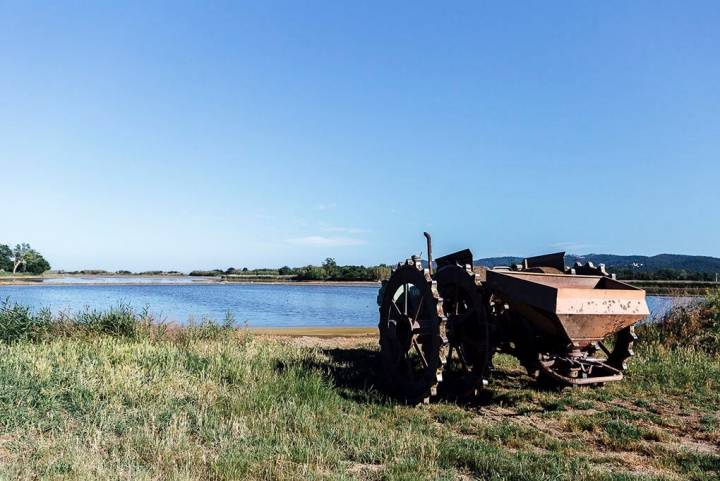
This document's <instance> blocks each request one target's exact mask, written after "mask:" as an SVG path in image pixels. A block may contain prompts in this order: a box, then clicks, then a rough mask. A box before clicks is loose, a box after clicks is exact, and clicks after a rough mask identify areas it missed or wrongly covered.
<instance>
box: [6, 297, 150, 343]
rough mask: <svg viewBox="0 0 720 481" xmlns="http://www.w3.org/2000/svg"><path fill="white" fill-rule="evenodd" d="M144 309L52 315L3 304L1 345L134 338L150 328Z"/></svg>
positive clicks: (122, 306)
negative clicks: (89, 337)
mask: <svg viewBox="0 0 720 481" xmlns="http://www.w3.org/2000/svg"><path fill="white" fill-rule="evenodd" d="M153 321H154V319H153V318H152V316H150V314H149V312H148V310H147V309H144V310H142V311H136V310H135V309H133V308H132V307H131V306H130V305H127V304H118V305H117V306H114V307H111V308H110V309H108V310H104V311H100V310H96V309H89V308H88V309H84V310H81V311H78V312H73V313H67V312H61V313H59V314H56V315H53V314H52V312H51V311H50V310H49V309H41V310H39V311H37V312H34V311H32V310H31V309H30V308H29V307H27V306H23V305H20V304H16V303H12V302H10V301H9V300H4V301H3V302H2V303H1V304H0V341H4V342H18V341H42V340H48V339H52V338H54V337H57V336H72V335H89V334H106V335H109V336H116V337H126V338H134V337H137V336H138V335H139V333H140V332H141V331H143V330H147V329H148V328H150V326H151V325H152V324H153Z"/></svg>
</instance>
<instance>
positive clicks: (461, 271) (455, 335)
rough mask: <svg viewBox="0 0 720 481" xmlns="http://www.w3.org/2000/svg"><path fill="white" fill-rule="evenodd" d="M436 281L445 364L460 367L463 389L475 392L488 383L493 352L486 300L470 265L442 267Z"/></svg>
mask: <svg viewBox="0 0 720 481" xmlns="http://www.w3.org/2000/svg"><path fill="white" fill-rule="evenodd" d="M435 280H436V281H437V283H438V292H439V293H440V297H442V300H443V311H444V312H445V315H446V317H447V333H448V340H449V342H450V349H449V350H448V351H449V352H448V366H450V365H453V366H454V367H458V368H459V371H460V379H459V381H460V382H459V387H460V388H461V389H462V390H463V391H466V392H467V391H470V392H473V393H477V390H478V389H480V388H482V387H483V386H485V385H487V383H488V378H489V376H490V369H491V361H492V356H493V354H494V352H495V346H494V343H493V342H492V332H491V327H492V326H491V315H490V305H489V302H488V300H487V299H485V298H484V296H483V292H482V288H481V287H480V286H479V285H478V280H477V277H476V275H475V274H474V273H473V271H472V268H471V267H470V266H469V265H467V266H460V265H446V266H443V267H441V268H440V269H439V270H438V271H437V273H436V274H435ZM453 354H455V356H453ZM454 361H457V362H454Z"/></svg>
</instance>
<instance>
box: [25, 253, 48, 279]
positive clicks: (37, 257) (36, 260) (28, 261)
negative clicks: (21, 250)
mask: <svg viewBox="0 0 720 481" xmlns="http://www.w3.org/2000/svg"><path fill="white" fill-rule="evenodd" d="M25 270H26V271H27V272H30V273H31V274H36V275H39V274H42V273H43V272H45V271H49V270H50V263H49V262H48V261H47V260H45V258H44V257H43V256H42V255H41V254H40V253H39V252H38V251H36V250H33V249H30V251H29V252H28V253H27V255H26V256H25Z"/></svg>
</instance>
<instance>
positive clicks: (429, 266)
mask: <svg viewBox="0 0 720 481" xmlns="http://www.w3.org/2000/svg"><path fill="white" fill-rule="evenodd" d="M423 235H424V236H425V239H427V253H428V270H429V271H430V275H432V273H433V266H432V263H433V259H432V237H430V234H429V233H428V232H423Z"/></svg>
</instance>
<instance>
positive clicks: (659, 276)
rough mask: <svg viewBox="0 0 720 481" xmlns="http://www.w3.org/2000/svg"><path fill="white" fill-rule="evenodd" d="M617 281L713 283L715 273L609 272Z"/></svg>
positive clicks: (634, 270)
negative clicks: (613, 274) (615, 276)
mask: <svg viewBox="0 0 720 481" xmlns="http://www.w3.org/2000/svg"><path fill="white" fill-rule="evenodd" d="M610 272H614V273H615V275H617V278H618V279H626V280H633V281H715V280H716V276H717V273H714V272H693V271H688V270H685V269H657V270H653V271H639V270H637V269H633V268H631V267H620V268H615V269H612V270H610Z"/></svg>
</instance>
